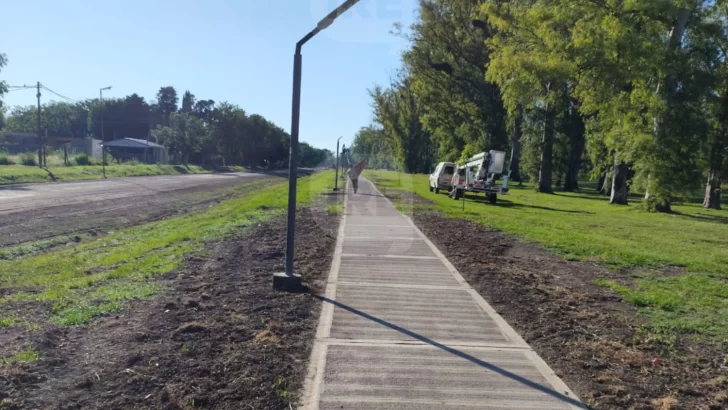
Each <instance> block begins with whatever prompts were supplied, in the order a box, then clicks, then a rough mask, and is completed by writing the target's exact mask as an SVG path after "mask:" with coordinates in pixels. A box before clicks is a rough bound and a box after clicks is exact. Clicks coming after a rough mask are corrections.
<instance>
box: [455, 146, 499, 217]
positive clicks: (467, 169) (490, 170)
mask: <svg viewBox="0 0 728 410" xmlns="http://www.w3.org/2000/svg"><path fill="white" fill-rule="evenodd" d="M505 160H506V153H505V152H503V151H494V150H491V151H488V152H481V153H480V154H477V155H474V156H472V157H471V158H468V159H467V160H466V161H465V165H462V166H459V167H458V172H456V173H455V175H454V176H453V178H452V190H451V191H450V197H451V198H453V199H460V198H461V197H462V196H463V195H464V194H465V192H473V193H476V194H477V193H479V192H482V193H484V194H485V196H486V198H488V201H489V202H490V203H491V204H494V203H496V201H497V199H498V194H503V195H505V194H506V193H507V192H508V175H503V166H504V164H505ZM499 177H502V179H503V183H502V184H501V185H500V186H498V184H497V180H498V178H499Z"/></svg>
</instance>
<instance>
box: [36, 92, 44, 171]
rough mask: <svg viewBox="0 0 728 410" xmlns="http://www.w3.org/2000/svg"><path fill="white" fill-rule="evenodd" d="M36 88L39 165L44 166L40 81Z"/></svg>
mask: <svg viewBox="0 0 728 410" xmlns="http://www.w3.org/2000/svg"><path fill="white" fill-rule="evenodd" d="M36 88H37V90H38V93H37V94H36V95H35V96H36V97H37V98H38V166H39V167H40V168H43V162H44V161H43V159H44V157H45V155H43V137H41V135H40V131H41V130H40V81H38V83H37V85H36Z"/></svg>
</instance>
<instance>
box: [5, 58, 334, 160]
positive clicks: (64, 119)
mask: <svg viewBox="0 0 728 410" xmlns="http://www.w3.org/2000/svg"><path fill="white" fill-rule="evenodd" d="M3 61H4V60H3ZM177 101H178V98H177V91H176V90H175V88H174V87H171V86H166V87H161V88H160V89H159V91H158V93H157V100H156V101H155V102H152V103H149V102H147V101H146V100H145V99H144V97H141V96H139V95H138V94H131V95H129V96H126V97H124V98H108V99H107V98H105V99H104V100H103V101H100V100H98V99H90V100H85V101H81V102H77V103H70V102H65V101H63V102H57V101H51V102H48V103H45V104H43V105H42V110H41V112H42V115H41V128H42V129H44V130H47V132H48V135H50V136H56V137H73V138H87V137H93V138H96V139H102V136H103V138H105V139H106V140H107V141H108V140H113V139H119V138H137V139H149V140H151V141H153V142H154V141H156V142H159V143H161V144H163V145H165V146H166V147H168V148H169V152H170V158H171V160H172V161H173V162H176V163H183V164H187V163H193V164H200V165H217V166H220V165H241V166H248V167H266V168H267V167H284V166H286V165H287V164H288V151H289V144H290V135H288V133H286V132H285V131H284V130H283V129H282V128H281V127H279V126H277V125H275V124H273V123H272V122H270V121H269V120H267V119H266V118H265V117H263V116H261V115H257V114H251V115H248V114H247V113H246V112H245V111H244V110H243V109H242V108H240V107H238V106H236V105H234V104H230V103H226V102H223V103H220V104H216V103H215V101H213V100H210V99H200V100H197V99H196V98H195V95H194V94H192V93H191V92H190V91H185V93H184V94H183V97H182V105H181V107H178V104H177ZM3 118H4V117H2V116H0V119H3ZM37 118H38V117H37V107H36V106H33V105H29V106H18V107H12V108H11V109H10V110H9V111H8V115H7V118H4V121H0V126H2V129H3V130H4V131H11V132H30V133H35V132H37ZM102 128H103V131H102ZM298 161H299V165H300V166H304V167H315V166H321V165H330V164H332V153H331V152H330V151H328V150H322V149H318V148H314V147H312V146H310V145H309V144H306V143H303V142H302V143H300V144H299V158H298Z"/></svg>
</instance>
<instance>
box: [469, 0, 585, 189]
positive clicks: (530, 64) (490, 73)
mask: <svg viewBox="0 0 728 410" xmlns="http://www.w3.org/2000/svg"><path fill="white" fill-rule="evenodd" d="M482 11H483V15H484V18H485V19H487V21H488V22H489V23H490V24H491V25H492V26H493V27H494V28H495V33H494V35H492V36H491V37H490V38H488V39H487V40H486V44H487V45H488V46H489V47H490V49H491V50H492V51H491V54H490V63H489V64H488V70H487V73H486V79H487V80H489V81H492V82H494V83H496V84H498V85H499V86H500V90H501V94H502V97H503V102H504V104H505V106H506V108H507V109H508V112H509V114H510V115H511V116H512V117H515V116H516V114H517V112H518V110H519V108H521V107H523V109H528V110H537V111H539V112H540V113H541V114H540V117H541V118H542V121H543V134H542V138H541V144H540V145H541V146H540V149H539V151H540V161H539V162H540V164H539V173H538V182H537V185H536V187H537V190H538V191H539V192H545V193H552V192H553V146H554V139H555V136H556V117H557V110H556V108H555V106H556V105H557V104H558V103H559V101H560V100H562V99H563V96H564V90H565V87H566V84H568V82H569V80H570V79H571V78H572V73H573V71H574V69H575V67H574V64H573V59H572V58H571V56H570V55H569V49H570V48H569V47H568V46H569V42H570V35H569V29H568V27H567V26H562V25H554V24H552V23H553V22H554V21H556V19H555V17H554V14H555V13H557V10H556V9H555V8H554V7H553V6H552V5H549V3H548V2H539V1H530V2H525V3H505V2H498V1H495V0H493V1H488V2H486V3H485V4H484V5H483V7H482Z"/></svg>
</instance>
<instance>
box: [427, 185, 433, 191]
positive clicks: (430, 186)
mask: <svg viewBox="0 0 728 410" xmlns="http://www.w3.org/2000/svg"><path fill="white" fill-rule="evenodd" d="M427 186H428V187H429V188H430V192H432V191H434V190H433V189H432V185H430V184H427Z"/></svg>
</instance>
